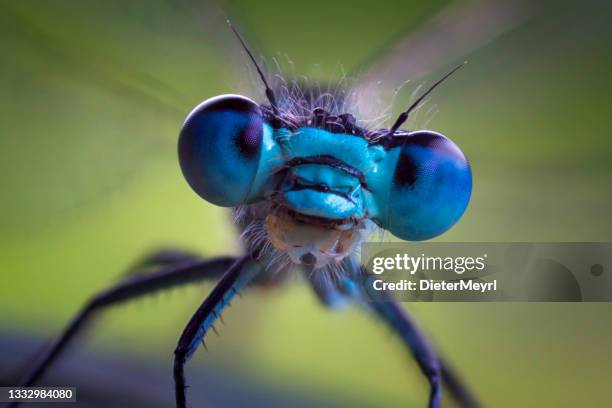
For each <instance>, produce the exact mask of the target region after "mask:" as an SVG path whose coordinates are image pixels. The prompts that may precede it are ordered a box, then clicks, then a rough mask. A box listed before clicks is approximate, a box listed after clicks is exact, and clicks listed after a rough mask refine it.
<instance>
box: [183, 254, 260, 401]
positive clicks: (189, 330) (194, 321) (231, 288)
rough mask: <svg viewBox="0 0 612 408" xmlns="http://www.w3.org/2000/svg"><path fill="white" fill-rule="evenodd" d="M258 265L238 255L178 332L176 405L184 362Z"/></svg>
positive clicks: (256, 272)
mask: <svg viewBox="0 0 612 408" xmlns="http://www.w3.org/2000/svg"><path fill="white" fill-rule="evenodd" d="M261 270H262V269H261V267H260V266H259V265H258V264H257V263H256V262H254V261H253V260H252V259H251V257H250V256H245V257H243V258H240V259H238V260H237V261H236V262H235V263H234V264H233V265H232V266H231V267H230V269H228V270H227V272H225V274H223V277H222V278H221V280H220V281H219V283H218V284H217V286H216V287H215V288H214V289H213V291H212V292H211V293H210V294H209V295H208V297H207V298H206V300H204V303H202V305H201V306H200V307H199V308H198V310H197V311H196V312H195V314H194V315H193V317H192V318H191V320H189V323H188V324H187V326H186V327H185V330H184V331H183V334H182V335H181V337H180V339H179V341H178V345H177V347H176V350H175V351H174V386H175V395H176V406H177V408H185V407H186V404H187V401H186V395H185V388H186V385H185V373H184V369H185V363H187V360H189V358H190V357H191V356H192V355H193V353H194V352H195V351H196V350H197V349H198V347H199V345H200V343H201V342H203V341H204V336H205V335H206V332H207V331H208V330H209V329H210V328H211V327H212V325H213V324H214V322H215V321H216V319H217V318H218V317H219V316H220V314H221V312H222V311H223V309H224V308H225V307H226V306H227V305H229V303H230V301H231V300H232V299H233V298H234V296H236V294H237V293H238V292H239V291H240V290H241V289H242V288H244V287H245V286H246V285H248V284H249V282H251V280H252V279H253V278H254V277H255V276H256V275H257V274H258V273H259V272H261Z"/></svg>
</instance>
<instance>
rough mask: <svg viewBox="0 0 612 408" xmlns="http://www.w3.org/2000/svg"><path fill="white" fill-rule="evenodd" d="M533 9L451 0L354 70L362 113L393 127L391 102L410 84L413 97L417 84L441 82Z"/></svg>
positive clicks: (522, 4)
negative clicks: (452, 0)
mask: <svg viewBox="0 0 612 408" xmlns="http://www.w3.org/2000/svg"><path fill="white" fill-rule="evenodd" d="M533 8H534V6H533V5H532V4H529V3H528V2H527V1H525V0H510V1H504V0H492V1H490V0H477V1H454V2H451V3H450V4H448V5H447V6H446V7H444V8H443V9H442V10H441V11H439V12H438V13H436V14H434V15H433V16H431V17H430V18H428V19H427V20H425V21H423V22H422V23H421V24H420V26H419V27H417V28H416V29H414V30H411V31H410V32H409V33H408V34H407V35H405V36H404V37H403V38H401V39H400V40H399V41H396V42H394V43H393V44H391V45H390V46H388V47H386V49H385V50H384V52H382V53H380V52H379V53H376V54H374V55H373V56H372V57H370V58H369V59H368V60H367V61H366V63H364V64H362V65H361V66H360V67H359V68H358V69H356V70H355V71H354V72H355V76H356V77H357V78H358V79H357V80H356V84H355V86H354V92H353V94H354V99H355V100H354V104H355V105H356V108H357V112H358V113H359V114H360V115H361V117H363V118H369V121H370V122H373V125H374V126H377V125H383V124H385V123H386V125H387V126H388V125H389V122H388V119H389V116H388V115H389V113H390V110H391V109H392V107H391V106H390V104H391V103H392V102H393V100H394V99H395V97H396V95H397V93H398V91H399V90H400V89H401V88H403V87H404V86H405V85H406V84H407V83H408V81H410V83H411V86H410V87H409V88H410V89H411V90H412V96H411V99H414V98H416V96H417V95H416V94H417V93H418V90H419V89H418V87H417V86H416V85H413V84H415V83H419V82H421V81H423V80H424V79H427V78H431V79H434V78H435V79H438V77H439V76H441V73H442V72H443V71H445V70H448V69H450V67H451V66H453V65H457V64H458V63H460V62H461V61H463V60H466V59H468V58H469V56H470V54H471V53H473V52H475V51H476V50H478V49H479V48H481V47H483V46H485V45H487V44H489V43H491V42H492V41H494V40H495V39H496V38H498V37H499V36H501V35H503V34H504V33H506V32H508V31H510V30H512V29H513V28H515V27H517V26H519V25H520V24H521V23H523V22H525V21H526V20H527V19H528V18H529V16H530V15H532V13H533ZM406 106H407V105H406ZM404 108H405V107H404V106H403V105H402V106H401V107H400V108H399V109H398V110H402V109H404Z"/></svg>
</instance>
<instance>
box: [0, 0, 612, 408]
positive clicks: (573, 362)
mask: <svg viewBox="0 0 612 408" xmlns="http://www.w3.org/2000/svg"><path fill="white" fill-rule="evenodd" d="M448 4H449V2H448V1H445V0H436V1H387V0H381V1H376V2H355V1H338V2H327V1H320V0H311V1H303V2H298V3H295V4H290V3H288V2H281V1H267V2H248V1H244V0H240V1H234V0H232V1H226V2H218V3H214V4H213V5H212V6H211V5H206V4H204V3H200V2H196V1H192V2H188V1H179V2H170V1H168V2H165V1H128V2H123V1H97V2H96V1H75V0H72V1H22V2H11V1H2V2H0V38H1V39H0V44H2V49H1V52H0V185H2V196H1V205H2V207H1V211H0V231H1V236H0V337H1V336H3V335H9V334H10V335H15V334H18V335H20V336H24V337H29V338H34V339H40V341H42V339H45V338H48V337H50V336H53V335H54V334H56V333H58V331H59V330H60V329H61V327H62V326H63V325H64V324H65V322H67V320H68V319H69V318H70V317H71V316H72V315H73V313H75V312H76V311H77V310H78V309H79V307H80V306H81V305H82V304H83V303H84V302H85V300H86V299H87V298H88V297H89V296H91V295H92V294H93V293H95V292H96V291H97V290H99V289H101V288H104V287H107V286H109V285H110V284H112V283H113V282H115V281H117V279H118V278H119V276H120V274H121V271H122V270H124V269H125V267H126V265H129V264H130V263H131V262H132V261H134V260H135V259H136V258H137V257H139V256H140V255H141V254H143V253H144V252H146V251H149V250H151V249H154V248H156V247H160V246H164V245H171V246H179V247H184V248H187V249H190V250H194V251H198V252H200V253H203V254H206V255H211V256H213V255H218V254H227V253H233V254H236V253H238V252H239V251H240V246H239V244H238V242H237V240H236V238H237V237H236V234H235V232H234V230H233V228H232V227H231V223H230V216H229V212H228V211H227V210H225V209H220V208H216V207H213V206H212V205H209V204H207V203H205V202H203V201H201V200H199V199H198V198H197V197H196V195H195V194H193V193H192V192H191V191H190V190H189V188H188V186H187V185H186V183H185V182H184V180H183V179H182V176H181V174H180V171H179V168H178V164H177V159H176V139H177V133H178V128H179V126H180V124H181V122H182V120H183V118H184V116H185V115H186V113H187V112H189V110H190V109H191V108H192V107H193V106H195V105H196V104H197V103H198V102H200V101H201V100H203V99H206V98H208V97H210V96H213V95H216V94H220V93H233V92H243V90H242V88H241V87H243V86H244V82H245V80H244V74H245V73H248V72H249V70H250V67H248V62H247V61H246V59H244V58H242V57H241V55H240V53H239V52H238V51H236V50H235V48H234V47H235V44H234V42H235V41H233V40H232V39H231V37H230V36H229V35H228V33H227V29H226V27H225V25H224V21H225V18H226V16H230V17H231V18H232V19H233V20H234V22H235V23H236V24H237V25H238V26H239V27H240V28H241V30H242V31H243V33H244V34H245V36H246V37H247V38H248V39H249V42H250V43H251V44H252V45H253V47H255V48H256V50H257V52H258V53H261V54H263V55H268V56H270V55H276V54H277V53H283V54H284V53H287V54H288V55H289V56H290V58H291V60H292V61H293V62H294V63H295V69H296V71H297V72H299V73H303V74H305V75H316V76H319V78H320V79H323V80H330V81H334V80H336V79H337V78H338V76H339V70H338V64H339V63H340V64H342V65H343V66H344V67H345V69H346V70H348V71H351V70H353V69H358V68H363V67H364V66H366V65H367V64H368V62H371V61H370V59H371V58H372V56H378V55H381V53H383V54H384V50H385V49H386V47H387V46H388V45H389V44H392V43H393V42H394V41H395V40H397V39H400V38H405V37H406V36H409V35H410V33H411V32H412V31H413V30H415V29H418V28H419V27H421V25H422V24H424V23H425V22H426V21H427V20H428V18H430V17H431V16H432V15H435V14H436V13H438V12H439V11H440V10H442V9H444V8H445V7H446V6H447V5H448ZM526 4H528V5H529V7H528V8H527V9H528V17H527V18H526V19H525V20H523V21H522V23H521V24H520V25H518V26H516V27H514V28H512V29H511V30H508V31H507V32H505V33H504V34H502V35H500V36H499V37H497V38H496V39H495V40H494V41H493V42H490V43H488V44H486V45H484V46H483V47H480V48H478V49H477V50H473V51H471V52H470V53H469V54H468V55H465V56H464V59H468V60H469V61H470V64H469V65H468V66H467V67H466V68H465V69H464V70H462V72H460V74H458V75H457V76H456V77H455V78H454V79H453V80H451V81H449V82H448V83H447V84H446V85H445V86H444V87H443V88H440V91H439V92H437V93H436V94H435V96H434V98H433V100H434V101H435V103H436V104H437V107H438V110H439V113H438V114H437V115H436V116H435V118H434V120H433V121H432V122H431V123H430V124H429V127H431V128H433V129H436V130H438V131H440V132H442V133H445V134H446V135H448V136H450V137H451V138H453V139H454V140H455V141H456V142H457V143H458V144H459V145H460V146H461V147H462V149H463V150H464V151H465V152H466V153H467V155H468V156H469V157H470V159H471V162H472V165H473V171H474V194H473V198H472V202H471V204H470V207H469V208H468V211H467V213H466V215H465V216H464V218H463V219H462V220H461V221H460V222H459V223H458V224H457V226H456V227H455V228H454V229H452V230H451V231H450V232H449V233H447V234H446V235H444V236H443V237H441V238H440V239H441V240H447V241H610V240H612V217H611V209H612V205H611V204H610V203H611V199H612V160H611V154H612V137H611V136H612V135H611V134H610V125H611V124H612V112H611V111H610V109H611V104H610V91H611V90H612V89H611V88H612V87H611V85H612V79H611V78H612V76H611V75H610V72H612V47H610V38H611V34H612V25H610V21H611V17H612V10H611V8H610V5H609V3H606V2H604V1H601V2H598V1H580V2H578V1H576V2H556V1H548V2H529V3H526ZM219 10H222V12H220V13H219ZM228 39H229V40H228ZM228 41H229V42H228ZM229 44H232V45H229ZM405 58H407V59H410V58H419V56H418V55H406V56H405ZM455 62H456V61H448V64H449V66H450V65H451V64H453V63H455ZM315 64H319V65H320V67H315ZM442 68H444V69H446V67H442ZM250 72H251V73H252V71H250ZM315 72H316V73H315ZM241 74H242V75H241ZM438 75H439V72H432V73H431V77H427V78H405V79H415V80H416V81H417V83H422V82H418V81H425V80H431V79H432V78H435V77H437V76H438ZM241 76H242V78H240V77H241ZM247 76H248V75H247ZM246 82H247V85H250V83H249V82H248V81H246ZM412 89H414V88H410V87H408V89H407V91H405V92H401V93H400V95H399V98H398V101H397V105H396V108H397V106H400V107H401V106H404V105H405V103H407V101H408V98H409V95H410V91H411V90H412ZM256 95H257V94H254V96H256ZM397 110H398V109H396V111H397ZM210 287H211V286H210V285H200V286H194V287H190V288H181V289H178V290H176V291H172V292H170V294H169V295H167V296H164V295H162V296H155V297H154V299H155V300H151V299H150V298H148V299H145V300H140V301H136V302H134V303H132V304H129V305H125V306H120V307H117V308H113V309H112V310H111V311H109V312H108V313H107V314H105V317H104V318H103V319H102V321H101V322H100V323H99V324H97V325H96V326H95V328H94V330H92V331H91V333H90V335H89V336H88V341H87V342H86V345H84V346H83V347H87V348H89V349H91V350H92V351H93V352H95V353H101V354H102V355H113V356H123V357H122V358H125V359H133V360H134V361H137V360H146V361H150V360H155V361H159V362H160V365H161V366H163V367H167V369H168V373H169V372H170V371H169V370H170V363H171V356H172V350H173V349H174V346H175V342H176V340H177V338H178V335H179V333H180V331H181V330H182V328H183V326H184V324H185V323H186V322H187V320H188V318H189V317H190V315H191V313H192V312H193V311H194V310H195V308H196V307H197V305H199V303H200V302H201V300H202V298H203V297H204V296H205V295H206V293H207V291H209V290H210ZM406 307H407V308H408V309H409V310H410V311H411V312H412V313H413V314H414V316H415V318H416V319H417V320H418V321H419V322H420V323H421V324H422V326H423V328H424V329H425V330H426V331H427V332H428V333H429V334H430V336H431V337H432V338H433V339H434V342H435V343H436V344H437V345H438V347H439V348H440V349H441V350H442V351H443V353H444V354H445V355H447V356H448V358H449V359H450V360H451V361H453V362H454V364H455V365H456V366H457V367H458V368H459V369H460V370H461V372H463V373H464V375H465V377H466V379H467V381H468V382H469V383H470V384H471V385H472V386H473V388H474V389H476V390H477V393H478V395H479V396H481V398H482V400H483V401H484V403H485V405H486V406H490V407H517V406H521V407H535V406H538V407H575V406H584V407H595V406H598V407H599V406H607V405H608V404H609V403H608V400H609V397H608V396H607V392H606V390H607V386H608V384H609V382H610V380H612V365H611V364H610V361H612V349H611V348H610V347H609V345H610V341H609V339H610V337H611V336H612V320H611V319H610V312H612V307H611V306H610V305H608V304H459V303H456V304H411V305H406ZM225 320H226V322H227V324H226V325H225V326H223V327H222V330H221V331H222V333H221V336H220V337H218V338H217V337H214V336H213V337H210V339H209V343H208V346H209V350H210V352H209V353H203V352H202V353H198V355H197V356H196V358H195V359H194V361H193V363H192V364H193V365H194V366H200V365H210V366H211V367H214V369H215V370H219V372H220V373H225V375H228V377H232V376H233V375H234V374H235V375H238V374H240V375H247V376H252V377H253V378H257V379H258V380H259V381H262V382H265V383H269V384H276V385H277V386H279V387H281V388H283V389H284V390H285V391H287V392H293V391H295V392H296V393H302V394H309V395H316V396H317V398H318V399H319V400H321V401H335V402H337V403H338V404H341V405H353V406H389V407H390V406H403V407H406V406H411V407H412V406H414V407H420V406H424V401H425V399H426V395H427V385H426V382H425V381H424V380H423V378H422V377H421V375H420V373H419V370H418V368H417V366H416V364H415V363H414V362H412V359H411V358H410V356H409V355H408V354H407V353H406V352H405V351H404V350H403V347H402V345H401V344H400V342H399V341H398V340H397V339H395V338H394V337H393V336H392V335H391V334H390V333H389V332H388V330H387V329H386V328H385V327H384V326H383V325H382V324H379V323H377V322H376V321H373V320H372V319H371V318H370V317H369V316H367V315H365V314H363V313H362V312H361V311H360V310H357V309H348V310H346V311H343V312H341V313H329V312H328V311H327V310H324V309H323V308H322V307H321V306H319V304H318V303H317V301H316V299H315V298H314V296H313V294H312V293H311V292H310V290H309V289H308V288H307V287H306V286H305V285H303V284H302V282H301V281H300V280H299V279H297V278H296V279H295V280H293V281H292V282H291V283H290V284H289V285H288V286H287V287H286V288H284V289H283V290H280V291H261V290H256V291H252V292H249V293H247V294H245V296H244V297H243V298H242V299H240V300H239V301H238V302H237V303H236V304H235V306H234V307H233V308H232V309H230V310H229V311H228V312H227V314H226V316H225ZM27 351H28V352H31V350H27ZM5 352H6V351H5ZM2 353H3V350H2V349H0V354H2ZM26 354H27V353H26V350H24V355H26ZM1 357H2V356H0V361H1V360H2V359H1ZM2 369H5V370H6V371H8V367H2ZM0 374H1V372H0ZM189 382H190V384H191V385H192V388H191V393H192V394H205V393H206V384H200V383H199V382H198V378H190V380H189ZM171 387H172V386H171V380H170V376H169V375H168V392H171Z"/></svg>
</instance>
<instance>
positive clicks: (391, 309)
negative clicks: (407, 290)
mask: <svg viewBox="0 0 612 408" xmlns="http://www.w3.org/2000/svg"><path fill="white" fill-rule="evenodd" d="M382 296H384V298H383V299H380V300H374V301H372V302H370V305H371V308H372V309H373V310H374V311H375V312H376V313H377V314H378V315H379V316H380V317H381V318H383V320H385V321H386V322H387V323H388V324H389V326H391V328H392V329H393V330H395V331H396V332H397V334H398V335H399V336H400V337H401V339H402V340H403V341H404V343H405V344H406V345H407V346H408V348H409V349H410V351H411V352H412V354H413V356H414V358H415V359H416V360H417V363H418V364H419V366H420V367H421V370H422V371H423V374H425V376H426V377H427V379H428V380H429V382H430V385H431V394H430V400H429V407H430V408H438V407H439V406H440V404H441V391H442V389H441V387H440V381H441V380H442V381H443V382H444V384H445V385H446V386H447V387H448V389H449V391H450V392H451V394H452V395H453V397H454V398H455V399H456V400H457V402H458V403H459V404H460V405H461V406H462V407H464V408H478V407H479V406H480V405H479V403H478V402H477V401H476V399H475V397H474V396H473V395H472V393H471V392H470V391H469V390H468V388H467V387H466V386H465V385H464V384H463V383H462V381H461V380H460V379H459V377H457V376H456V375H455V374H454V372H453V371H452V370H451V369H450V367H449V366H448V365H447V364H445V363H444V362H443V361H442V360H441V359H440V358H439V357H438V355H437V353H436V352H435V351H434V350H433V348H432V347H431V345H430V344H429V342H428V341H427V339H426V338H425V336H424V335H423V333H422V332H421V331H420V330H419V328H418V327H417V326H416V324H415V323H414V322H413V321H412V319H411V318H410V316H408V314H407V313H406V311H405V310H404V308H402V307H401V306H400V304H399V303H398V302H397V301H396V300H395V299H393V298H392V297H391V296H390V295H389V294H387V293H384V294H382Z"/></svg>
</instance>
